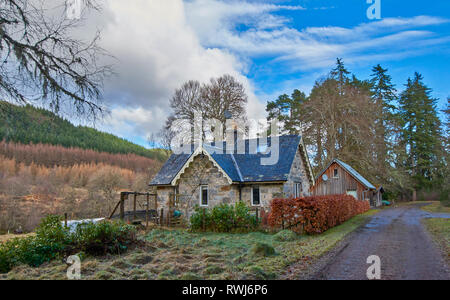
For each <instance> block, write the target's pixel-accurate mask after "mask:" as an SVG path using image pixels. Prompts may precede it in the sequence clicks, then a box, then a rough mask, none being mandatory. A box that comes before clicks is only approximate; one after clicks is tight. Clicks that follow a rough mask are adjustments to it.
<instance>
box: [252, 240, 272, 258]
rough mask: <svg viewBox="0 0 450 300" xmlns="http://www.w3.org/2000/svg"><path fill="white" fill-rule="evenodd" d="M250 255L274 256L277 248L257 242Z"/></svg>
mask: <svg viewBox="0 0 450 300" xmlns="http://www.w3.org/2000/svg"><path fill="white" fill-rule="evenodd" d="M249 253H250V255H254V256H264V257H266V256H272V255H275V249H274V248H273V247H272V246H270V245H268V244H264V243H256V244H254V245H253V247H252V248H251V249H250V252H249Z"/></svg>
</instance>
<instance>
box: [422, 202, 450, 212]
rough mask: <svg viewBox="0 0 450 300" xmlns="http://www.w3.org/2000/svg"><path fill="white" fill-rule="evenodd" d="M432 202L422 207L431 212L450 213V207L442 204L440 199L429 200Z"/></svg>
mask: <svg viewBox="0 0 450 300" xmlns="http://www.w3.org/2000/svg"><path fill="white" fill-rule="evenodd" d="M427 203H431V204H430V205H426V206H423V207H422V210H424V211H427V212H431V213H447V214H450V207H446V206H444V205H442V203H441V202H440V201H431V202H427Z"/></svg>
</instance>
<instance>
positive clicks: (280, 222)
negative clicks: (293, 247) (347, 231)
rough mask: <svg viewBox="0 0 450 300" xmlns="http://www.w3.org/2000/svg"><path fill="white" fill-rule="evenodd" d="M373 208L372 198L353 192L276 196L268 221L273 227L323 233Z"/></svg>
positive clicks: (300, 231) (298, 231) (299, 231)
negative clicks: (347, 193)
mask: <svg viewBox="0 0 450 300" xmlns="http://www.w3.org/2000/svg"><path fill="white" fill-rule="evenodd" d="M369 209H370V204H369V202H368V201H361V200H356V199H355V198H354V197H353V196H349V195H329V196H313V197H304V198H296V199H292V198H289V199H274V200H272V202H271V211H270V214H269V218H268V222H269V225H270V226H271V227H272V228H281V229H290V230H292V231H295V232H297V233H303V232H306V233H308V234H317V233H322V232H324V231H326V230H328V229H330V228H332V227H334V226H337V225H340V224H342V223H343V222H345V221H347V220H348V219H350V218H352V217H353V216H355V215H359V214H362V213H364V212H366V211H368V210H369Z"/></svg>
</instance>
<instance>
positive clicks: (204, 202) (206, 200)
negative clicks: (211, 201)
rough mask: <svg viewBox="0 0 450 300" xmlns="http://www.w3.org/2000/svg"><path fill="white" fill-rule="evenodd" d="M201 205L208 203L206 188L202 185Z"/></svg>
mask: <svg viewBox="0 0 450 300" xmlns="http://www.w3.org/2000/svg"><path fill="white" fill-rule="evenodd" d="M202 205H208V188H207V187H205V186H203V187H202Z"/></svg>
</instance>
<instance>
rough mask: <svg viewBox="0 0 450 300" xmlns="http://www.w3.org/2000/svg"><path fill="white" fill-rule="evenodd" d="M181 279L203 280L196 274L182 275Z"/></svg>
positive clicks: (187, 273)
mask: <svg viewBox="0 0 450 300" xmlns="http://www.w3.org/2000/svg"><path fill="white" fill-rule="evenodd" d="M180 279H181V280H201V279H202V278H201V277H200V276H199V275H197V274H195V273H192V272H186V273H184V274H181V276H180Z"/></svg>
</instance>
